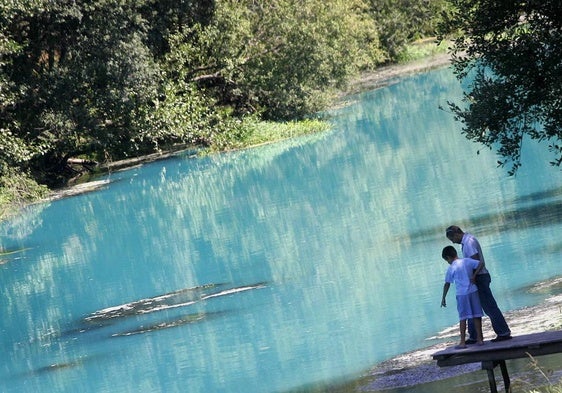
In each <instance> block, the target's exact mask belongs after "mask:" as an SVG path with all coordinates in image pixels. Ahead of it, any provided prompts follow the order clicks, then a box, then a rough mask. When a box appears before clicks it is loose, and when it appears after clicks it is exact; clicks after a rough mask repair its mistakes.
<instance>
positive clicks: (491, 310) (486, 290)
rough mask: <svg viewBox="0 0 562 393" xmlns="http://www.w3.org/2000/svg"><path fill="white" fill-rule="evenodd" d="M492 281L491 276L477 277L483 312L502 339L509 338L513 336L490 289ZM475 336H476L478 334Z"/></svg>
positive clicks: (480, 275)
mask: <svg viewBox="0 0 562 393" xmlns="http://www.w3.org/2000/svg"><path fill="white" fill-rule="evenodd" d="M491 281H492V280H491V278H490V275H489V274H479V275H477V276H476V286H477V287H478V297H479V298H480V304H481V305H482V310H484V312H485V313H486V315H487V316H488V317H490V322H492V327H493V329H494V332H496V334H497V335H498V336H500V337H509V336H511V330H510V329H509V326H508V325H507V322H506V321H505V318H504V316H503V314H502V312H501V310H500V309H499V307H498V304H497V303H496V300H495V299H494V295H493V294H492V290H491V289H490V283H491ZM474 334H475V335H476V332H475V333H474ZM471 337H472V336H471Z"/></svg>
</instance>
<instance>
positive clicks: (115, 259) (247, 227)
mask: <svg viewBox="0 0 562 393" xmlns="http://www.w3.org/2000/svg"><path fill="white" fill-rule="evenodd" d="M460 94H461V92H460V88H459V86H458V85H457V82H456V80H455V78H454V76H453V75H452V74H451V72H450V71H449V70H446V69H444V70H439V71H434V72H430V73H427V74H422V75H419V76H415V77H411V78H406V79H404V80H402V81H401V82H400V83H397V84H394V85H392V86H388V87H386V88H384V89H380V90H377V91H373V92H368V93H365V94H362V95H358V96H355V97H352V98H351V99H350V104H349V105H348V106H345V107H343V108H341V109H338V110H337V111H336V112H334V113H333V121H334V127H333V129H332V130H331V131H330V132H327V133H323V134H321V135H315V136H309V137H305V138H298V139H294V140H290V141H286V142H283V143H278V144H272V145H267V146H263V147H259V148H256V149H250V150H247V151H240V152H233V153H228V154H223V155H218V156H214V157H205V158H197V159H193V158H189V157H187V156H186V157H181V156H180V157H176V158H173V159H168V160H165V161H161V162H155V163H152V164H149V165H145V166H142V167H139V168H134V169H131V170H129V171H124V172H118V173H114V174H112V175H111V176H109V177H107V178H105V179H102V180H101V181H102V184H103V187H102V188H101V189H98V190H96V191H95V192H90V193H87V194H84V195H79V196H73V197H72V198H67V199H61V200H55V201H51V202H49V203H45V204H39V205H35V206H32V207H31V208H30V209H29V210H28V211H27V212H26V213H25V214H22V215H21V216H19V217H16V218H14V219H13V220H11V221H9V222H5V223H2V224H1V226H0V236H1V237H0V247H1V249H2V250H6V251H9V250H14V251H15V250H18V252H16V253H13V254H10V253H4V254H2V255H0V259H1V260H2V264H1V265H0V272H1V274H0V296H1V299H2V300H1V301H0V313H1V314H2V316H3V317H2V319H1V320H0V331H1V332H2V335H1V338H0V351H1V353H2V356H3V357H4V359H10V361H9V362H2V364H1V365H0V390H2V391H6V392H35V391H39V390H40V391H47V392H48V391H53V392H63V391H69V392H70V391H82V392H121V391H123V392H124V391H131V390H134V391H142V392H149V391H150V392H152V391H166V392H180V391H181V392H183V391H185V386H187V385H189V391H192V392H210V391H212V392H264V391H271V392H273V391H275V392H281V391H291V390H293V391H295V390H301V391H302V390H310V389H313V386H332V385H335V384H339V383H344V382H346V381H349V380H353V379H355V378H357V377H358V376H360V375H362V373H363V372H364V371H365V370H368V369H369V368H370V367H371V366H372V365H374V364H375V363H378V362H381V361H384V360H386V359H389V358H391V357H393V356H395V355H397V354H399V353H403V352H407V351H410V350H412V349H415V348H419V347H421V346H425V345H427V343H426V341H425V339H426V338H428V337H432V336H434V335H435V334H436V332H439V331H441V330H443V329H445V328H447V327H449V326H454V325H456V323H457V322H456V316H455V312H454V310H452V309H451V310H443V309H440V308H439V301H440V296H441V289H442V277H443V274H444V268H445V266H444V263H443V261H442V260H441V258H440V253H441V249H442V248H443V246H444V245H446V244H447V243H448V242H447V239H446V238H445V236H444V234H443V231H444V228H446V227H447V226H449V225H451V224H458V225H460V226H461V227H463V229H466V230H468V231H469V232H472V233H474V234H475V235H477V236H478V237H479V239H480V241H481V243H482V244H483V247H484V253H485V254H486V261H487V264H488V265H489V269H490V270H491V272H492V277H493V283H492V287H493V290H494V293H495V295H496V298H497V299H498V302H499V303H500V307H501V308H502V309H504V310H512V309H515V308H519V307H523V306H527V305H530V304H533V303H534V302H537V301H540V300H541V299H542V298H544V296H546V295H545V294H542V293H532V294H529V293H528V291H523V290H521V288H527V287H529V286H530V285H532V284H534V283H535V282H538V281H542V280H547V279H549V278H552V277H555V276H558V275H559V263H558V261H559V257H560V252H561V249H562V246H561V242H560V240H559V236H558V234H559V233H560V226H561V217H562V211H561V209H560V206H562V204H561V203H560V202H561V199H562V195H561V188H560V184H561V181H560V180H561V173H560V172H559V171H558V170H556V169H552V168H550V167H549V166H548V163H546V162H543V159H541V154H540V153H541V152H542V151H543V150H541V147H540V146H536V145H532V144H529V145H528V146H526V148H525V149H524V151H523V167H522V168H521V169H520V171H519V173H518V175H517V177H516V178H508V177H507V176H506V173H505V172H504V171H502V170H501V169H497V168H496V163H495V162H496V158H495V156H494V155H493V153H492V152H488V151H481V152H480V154H476V152H477V150H478V146H476V145H474V144H472V143H471V142H468V141H466V140H465V139H464V138H463V137H462V135H461V134H460V126H459V125H458V124H457V123H455V122H454V119H453V118H452V116H451V114H449V113H447V112H445V111H442V110H439V109H438V108H439V105H442V106H445V105H444V103H445V102H446V101H447V100H454V97H456V96H459V95H460ZM45 389H47V390H45Z"/></svg>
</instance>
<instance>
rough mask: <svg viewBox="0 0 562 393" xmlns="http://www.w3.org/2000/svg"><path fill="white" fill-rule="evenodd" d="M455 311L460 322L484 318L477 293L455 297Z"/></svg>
mask: <svg viewBox="0 0 562 393" xmlns="http://www.w3.org/2000/svg"><path fill="white" fill-rule="evenodd" d="M457 311H458V312H459V320H460V321H463V320H465V319H472V318H478V317H482V316H484V313H483V312H482V306H481V305H480V299H479V298H478V291H474V292H472V293H469V294H468V295H457Z"/></svg>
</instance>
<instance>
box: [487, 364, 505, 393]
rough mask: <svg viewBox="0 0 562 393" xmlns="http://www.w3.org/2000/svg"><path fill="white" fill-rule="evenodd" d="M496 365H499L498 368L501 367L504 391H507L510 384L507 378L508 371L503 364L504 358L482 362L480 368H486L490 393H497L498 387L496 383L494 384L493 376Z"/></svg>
mask: <svg viewBox="0 0 562 393" xmlns="http://www.w3.org/2000/svg"><path fill="white" fill-rule="evenodd" d="M497 365H499V366H500V369H501V372H502V377H503V383H504V386H505V391H506V392H509V387H510V385H511V381H510V379H509V373H508V372H507V366H506V364H505V360H495V361H485V362H482V370H486V371H487V373H488V383H489V384H490V392H491V393H498V388H497V385H496V378H495V376H494V368H495V367H496V366H497Z"/></svg>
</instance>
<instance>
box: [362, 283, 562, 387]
mask: <svg viewBox="0 0 562 393" xmlns="http://www.w3.org/2000/svg"><path fill="white" fill-rule="evenodd" d="M561 281H562V278H555V279H553V280H549V281H545V282H541V283H537V284H536V285H535V286H534V287H532V288H529V289H528V290H529V291H531V292H533V291H535V290H540V289H546V288H550V289H552V288H559V286H560V283H561ZM505 317H506V319H507V321H508V323H509V325H510V328H511V330H512V335H514V336H516V335H522V334H528V333H537V332H543V331H551V330H560V329H562V293H559V294H556V295H553V296H551V297H548V298H547V299H546V300H545V301H544V302H542V303H541V304H539V305H536V306H533V307H527V308H523V309H520V310H514V311H510V312H507V313H505ZM483 322H484V324H483V330H484V336H485V337H484V338H485V340H490V339H492V338H494V337H495V334H494V332H493V330H492V326H491V325H490V321H489V319H488V318H487V317H485V318H484V320H483ZM426 341H427V344H428V345H427V346H426V347H424V348H421V349H418V350H415V351H412V352H409V353H405V354H402V355H400V356H397V357H395V358H393V359H390V360H388V361H385V362H383V363H380V364H378V365H376V366H375V367H373V368H372V369H371V370H370V371H369V373H368V375H366V376H365V379H364V380H363V381H362V383H360V386H361V387H360V389H359V391H361V392H378V391H384V390H388V389H396V388H405V387H413V386H416V385H420V384H425V383H428V382H434V381H440V380H446V379H449V378H451V377H454V376H458V375H461V374H466V373H470V372H473V371H478V370H480V364H478V363H475V364H467V365H463V366H457V367H445V368H440V367H438V366H437V364H436V362H435V361H433V359H432V354H433V353H434V352H437V351H439V350H442V349H445V348H446V347H448V346H451V345H456V344H457V343H458V342H457V341H458V326H456V325H455V326H451V327H449V328H447V329H445V330H443V331H441V332H439V333H438V334H437V335H435V336H433V337H428V338H427V339H426ZM561 357H562V355H561ZM537 360H538V362H539V364H540V362H541V358H538V359H537ZM508 368H509V364H508ZM550 371H551V372H552V376H553V378H552V379H551V382H554V381H556V380H558V379H560V378H562V364H560V363H558V367H555V368H554V369H551V370H550ZM480 372H481V373H482V376H484V377H485V375H486V374H485V372H483V371H480ZM516 378H519V379H525V377H524V376H522V375H519V376H518V375H517V374H515V375H512V379H516ZM412 389H413V388H412ZM408 391H411V392H414V391H417V390H408ZM442 391H445V390H442Z"/></svg>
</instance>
